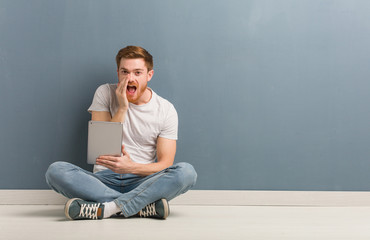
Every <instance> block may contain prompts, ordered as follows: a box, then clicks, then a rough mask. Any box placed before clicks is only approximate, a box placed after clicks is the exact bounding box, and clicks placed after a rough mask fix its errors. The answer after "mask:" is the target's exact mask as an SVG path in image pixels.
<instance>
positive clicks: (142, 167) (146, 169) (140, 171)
mask: <svg viewBox="0 0 370 240" xmlns="http://www.w3.org/2000/svg"><path fill="white" fill-rule="evenodd" d="M171 165H172V163H165V162H155V163H149V164H142V163H135V162H132V165H131V166H130V169H128V171H129V172H130V173H131V174H135V175H139V176H148V175H151V174H154V173H157V172H160V171H162V170H163V169H166V168H168V167H170V166H171Z"/></svg>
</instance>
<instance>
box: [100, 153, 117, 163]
mask: <svg viewBox="0 0 370 240" xmlns="http://www.w3.org/2000/svg"><path fill="white" fill-rule="evenodd" d="M97 159H101V160H107V161H113V162H117V157H116V156H113V155H102V156H99V157H98V158H97Z"/></svg>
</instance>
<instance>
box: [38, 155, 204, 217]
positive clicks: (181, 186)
mask: <svg viewBox="0 0 370 240" xmlns="http://www.w3.org/2000/svg"><path fill="white" fill-rule="evenodd" d="M45 176H46V182H47V183H48V185H49V186H50V187H51V188H52V189H53V190H55V191H56V192H58V193H60V194H62V195H64V196H65V197H67V198H81V199H83V200H86V201H93V202H100V203H104V202H110V201H114V202H115V203H116V204H117V205H118V206H119V208H120V209H121V210H122V213H123V215H124V216H125V217H129V216H133V215H135V214H137V213H138V212H139V211H140V210H141V209H143V208H144V207H145V206H146V205H148V204H150V203H152V202H155V201H157V200H159V199H161V198H165V199H167V200H168V201H170V200H171V199H173V198H175V197H176V196H178V195H180V194H183V193H185V192H186V191H188V190H189V189H190V188H191V187H193V186H194V184H195V182H196V178H197V174H196V172H195V170H194V168H193V166H192V165H190V164H188V163H177V164H174V165H172V166H171V167H169V168H166V169H164V170H162V171H160V172H157V173H154V174H152V175H149V176H146V177H142V176H138V175H133V174H118V173H114V172H113V171H111V170H103V171H100V172H97V173H91V172H89V171H86V170H84V169H82V168H80V167H77V166H75V165H73V164H71V163H67V162H55V163H53V164H51V165H50V166H49V169H48V170H47V172H46V175H45Z"/></svg>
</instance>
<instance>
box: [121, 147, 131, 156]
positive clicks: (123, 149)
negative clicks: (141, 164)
mask: <svg viewBox="0 0 370 240" xmlns="http://www.w3.org/2000/svg"><path fill="white" fill-rule="evenodd" d="M121 149H122V154H123V155H128V156H129V154H128V153H127V152H126V150H125V145H123V144H122V148H121Z"/></svg>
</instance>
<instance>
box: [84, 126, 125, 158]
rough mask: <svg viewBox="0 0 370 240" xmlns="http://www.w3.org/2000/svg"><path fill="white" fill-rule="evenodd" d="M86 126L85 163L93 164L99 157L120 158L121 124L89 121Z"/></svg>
mask: <svg viewBox="0 0 370 240" xmlns="http://www.w3.org/2000/svg"><path fill="white" fill-rule="evenodd" d="M88 124H89V127H88V137H87V163H89V164H95V162H96V159H97V158H98V157H99V156H100V155H116V156H121V147H122V128H123V123H120V122H100V121H89V123H88Z"/></svg>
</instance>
